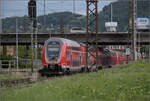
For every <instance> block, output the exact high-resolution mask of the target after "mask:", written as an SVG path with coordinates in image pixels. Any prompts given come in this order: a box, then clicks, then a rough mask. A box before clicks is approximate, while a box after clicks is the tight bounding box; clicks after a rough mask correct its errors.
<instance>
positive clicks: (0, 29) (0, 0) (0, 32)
mask: <svg viewBox="0 0 150 101" xmlns="http://www.w3.org/2000/svg"><path fill="white" fill-rule="evenodd" d="M1 34H2V0H0V68H1V67H2V63H1V62H2V61H1V60H2V58H1V55H2V53H1V52H2V49H1V48H2V46H1Z"/></svg>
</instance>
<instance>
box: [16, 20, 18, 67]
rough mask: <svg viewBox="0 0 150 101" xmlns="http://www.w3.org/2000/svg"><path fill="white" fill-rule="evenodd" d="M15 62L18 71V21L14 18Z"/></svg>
mask: <svg viewBox="0 0 150 101" xmlns="http://www.w3.org/2000/svg"><path fill="white" fill-rule="evenodd" d="M16 62H17V69H18V19H17V18H16Z"/></svg>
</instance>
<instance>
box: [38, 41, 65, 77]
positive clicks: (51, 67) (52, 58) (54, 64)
mask: <svg viewBox="0 0 150 101" xmlns="http://www.w3.org/2000/svg"><path fill="white" fill-rule="evenodd" d="M62 45H63V42H61V41H60V40H58V39H57V38H50V39H49V40H47V41H46V42H45V45H44V47H43V56H42V64H43V66H44V68H43V69H42V70H41V71H40V73H41V74H42V75H52V74H60V73H62V68H61V61H60V60H61V59H60V58H61V49H62Z"/></svg>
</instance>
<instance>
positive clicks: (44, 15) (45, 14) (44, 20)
mask: <svg viewBox="0 0 150 101" xmlns="http://www.w3.org/2000/svg"><path fill="white" fill-rule="evenodd" d="M45 7H46V5H45V0H44V11H43V12H44V17H43V18H44V25H43V27H44V30H45V31H44V32H46V28H45V27H46V17H45V15H46V11H45Z"/></svg>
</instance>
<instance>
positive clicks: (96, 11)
mask: <svg viewBox="0 0 150 101" xmlns="http://www.w3.org/2000/svg"><path fill="white" fill-rule="evenodd" d="M95 3H96V4H95V9H96V10H95V13H96V25H95V26H96V29H95V30H96V33H95V34H96V68H97V69H98V42H97V41H98V40H97V39H98V7H97V6H98V5H97V3H98V0H96V2H95Z"/></svg>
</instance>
